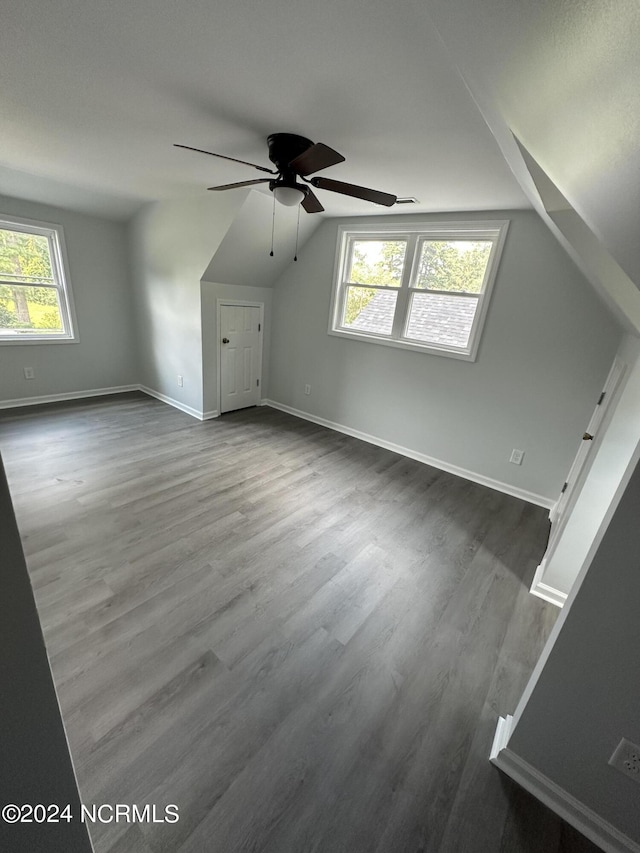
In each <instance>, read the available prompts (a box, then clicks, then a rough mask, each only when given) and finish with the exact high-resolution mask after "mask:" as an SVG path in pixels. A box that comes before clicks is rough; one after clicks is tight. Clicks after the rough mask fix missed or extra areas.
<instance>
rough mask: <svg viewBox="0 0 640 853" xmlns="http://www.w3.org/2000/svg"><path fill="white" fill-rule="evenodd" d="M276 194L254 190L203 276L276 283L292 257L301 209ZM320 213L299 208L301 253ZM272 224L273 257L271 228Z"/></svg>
mask: <svg viewBox="0 0 640 853" xmlns="http://www.w3.org/2000/svg"><path fill="white" fill-rule="evenodd" d="M273 213H274V208H273V196H272V195H271V194H270V193H269V194H268V195H265V194H264V193H263V192H258V191H257V190H252V191H251V192H249V194H248V195H247V198H246V200H245V201H244V203H243V205H242V207H241V208H240V210H239V211H238V213H237V215H236V217H235V218H234V220H233V222H232V223H231V227H230V228H229V230H228V231H227V233H226V234H225V235H224V238H223V239H222V242H221V243H220V246H219V247H218V249H217V250H216V253H215V255H214V256H213V258H212V259H211V263H210V264H209V266H208V267H207V269H206V270H205V273H204V275H203V276H202V278H203V279H204V280H205V281H224V282H226V283H227V284H239V285H242V286H244V287H273V285H274V283H275V282H276V281H277V280H278V279H279V278H280V276H281V275H282V273H283V272H284V270H285V268H286V267H288V266H289V264H290V263H291V262H292V261H293V257H294V254H295V248H296V228H297V221H298V209H297V208H293V207H284V206H283V205H281V204H279V205H276V209H275V220H274V216H273ZM321 221H322V220H321V219H320V217H319V216H317V215H315V214H314V215H311V214H308V213H305V212H304V211H303V210H301V212H300V228H299V233H298V253H299V254H300V253H301V252H302V247H303V246H304V244H305V243H306V242H307V240H308V239H309V237H310V236H311V234H312V233H313V232H314V231H315V230H316V228H317V227H318V226H319V225H320V223H321ZM272 226H273V231H274V234H273V257H271V255H270V254H269V252H270V250H271V229H272Z"/></svg>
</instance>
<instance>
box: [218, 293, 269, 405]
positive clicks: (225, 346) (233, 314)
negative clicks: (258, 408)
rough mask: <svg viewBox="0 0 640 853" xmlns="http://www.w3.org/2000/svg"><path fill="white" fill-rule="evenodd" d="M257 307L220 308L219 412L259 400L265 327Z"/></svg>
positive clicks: (252, 403) (225, 306) (253, 403)
mask: <svg viewBox="0 0 640 853" xmlns="http://www.w3.org/2000/svg"><path fill="white" fill-rule="evenodd" d="M260 314H261V311H260V308H259V307H258V306H255V305H221V306H220V412H221V413H222V412H232V411H234V410H235V409H246V408H247V407H248V406H255V405H256V404H257V403H258V401H259V400H260V365H261V361H262V358H261V355H262V327H261V321H260Z"/></svg>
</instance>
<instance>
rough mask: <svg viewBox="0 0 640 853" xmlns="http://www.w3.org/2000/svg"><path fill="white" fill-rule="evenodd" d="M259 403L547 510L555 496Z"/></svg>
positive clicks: (280, 405)
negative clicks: (527, 489) (548, 496)
mask: <svg viewBox="0 0 640 853" xmlns="http://www.w3.org/2000/svg"><path fill="white" fill-rule="evenodd" d="M261 405H263V406H271V407H272V408H274V409H279V410H280V411H281V412H287V413H288V414H290V415H295V416H296V417H297V418H303V419H304V420H305V421H311V422H312V423H314V424H319V425H320V426H324V427H328V428H329V429H333V430H336V432H342V433H344V434H345V435H350V436H352V437H353V438H359V439H360V440H361V441H366V442H368V443H369V444H375V445H377V446H378V447H384V448H385V450H392V451H393V452H394V453H399V454H400V455H401V456H407V457H409V459H415V460H416V461H417V462H423V463H424V464H425V465H431V466H432V467H433V468H439V469H440V470H441V471H447V472H448V473H449V474H455V475H456V476H458V477H463V478H464V479H465V480H471V481H472V482H474V483H478V484H479V485H481V486H487V487H488V488H490V489H496V490H497V491H498V492H503V493H504V494H507V495H511V496H512V497H514V498H520V499H521V500H523V501H527V502H528V503H532V504H536V505H537V506H542V507H544V508H545V509H550V508H551V507H552V506H553V504H554V503H555V499H552V498H546V497H544V495H537V494H535V493H534V492H529V491H526V490H525V489H519V488H518V487H517V486H511V485H509V484H508V483H502V482H500V481H499V480H493V479H492V478H491V477H485V476H484V475H483V474H476V473H475V471H468V470H467V469H466V468H460V467H458V466H457V465H452V464H450V463H449V462H443V460H442V459H435V458H434V457H433V456H427V455H426V453H419V452H418V451H415V450H411V449H410V448H409V447H402V446H401V445H399V444H394V442H392V441H387V440H386V439H384V438H378V437H377V436H375V435H370V434H369V433H366V432H361V431H360V430H357V429H352V428H351V427H348V426H345V425H344V424H338V423H335V422H334V421H329V420H327V419H326V418H321V417H319V416H318V415H312V414H310V413H309V412H303V411H301V410H300V409H294V408H293V406H287V405H285V404H284V403H278V402H277V401H275V400H263V401H262V403H261Z"/></svg>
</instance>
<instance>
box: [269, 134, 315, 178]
mask: <svg viewBox="0 0 640 853" xmlns="http://www.w3.org/2000/svg"><path fill="white" fill-rule="evenodd" d="M267 145H268V146H269V160H271V162H272V163H273V164H275V166H276V167H277V169H278V171H279V172H280V174H281V175H282V176H283V177H284V176H287V177H288V175H287V173H288V172H289V173H290V174H291V175H292V176H294V175H295V174H296V173H295V172H294V171H293V169H290V168H289V163H291V161H292V160H295V158H296V157H299V156H300V154H302V153H303V152H305V151H306V150H307V148H311V146H312V145H313V142H312V141H311V140H310V139H307V138H306V136H298V134H297V133H272V134H271V135H270V136H268V137H267ZM294 180H295V178H294Z"/></svg>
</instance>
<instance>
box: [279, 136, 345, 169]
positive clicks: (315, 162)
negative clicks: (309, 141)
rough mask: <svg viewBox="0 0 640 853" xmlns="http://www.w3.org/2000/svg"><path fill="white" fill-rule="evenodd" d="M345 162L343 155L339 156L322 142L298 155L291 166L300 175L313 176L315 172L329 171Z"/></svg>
mask: <svg viewBox="0 0 640 853" xmlns="http://www.w3.org/2000/svg"><path fill="white" fill-rule="evenodd" d="M343 162H344V157H343V156H342V154H338V152H337V151H334V150H333V148H329V146H328V145H323V144H322V142H316V144H315V145H311V146H310V147H309V148H307V150H306V151H303V152H302V154H298V156H297V157H295V158H294V159H293V160H292V161H291V162H290V163H289V166H290V167H291V168H292V169H293V170H294V172H297V173H298V174H299V175H312V174H313V173H314V172H319V171H320V169H327V168H329V166H335V165H336V163H343Z"/></svg>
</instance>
